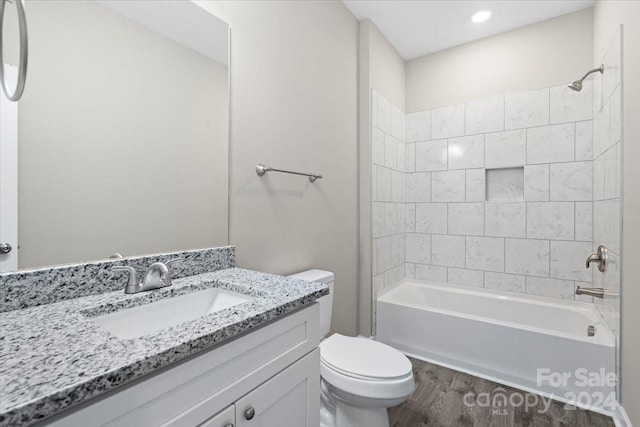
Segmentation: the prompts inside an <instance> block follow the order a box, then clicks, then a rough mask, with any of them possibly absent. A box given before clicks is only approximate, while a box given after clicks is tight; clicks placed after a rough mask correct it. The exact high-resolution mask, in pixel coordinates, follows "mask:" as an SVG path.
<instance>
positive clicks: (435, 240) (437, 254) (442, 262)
mask: <svg viewBox="0 0 640 427" xmlns="http://www.w3.org/2000/svg"><path fill="white" fill-rule="evenodd" d="M464 262H465V237H464V236H447V235H443V234H434V235H433V236H432V237H431V264H433V265H438V266H442V267H464Z"/></svg>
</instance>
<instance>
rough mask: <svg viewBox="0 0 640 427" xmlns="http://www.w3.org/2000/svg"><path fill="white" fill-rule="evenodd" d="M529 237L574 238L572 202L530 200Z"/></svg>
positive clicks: (528, 208) (528, 210) (528, 211)
mask: <svg viewBox="0 0 640 427" xmlns="http://www.w3.org/2000/svg"><path fill="white" fill-rule="evenodd" d="M527 238H530V239H555V240H573V238H574V204H573V203H572V202H528V203H527Z"/></svg>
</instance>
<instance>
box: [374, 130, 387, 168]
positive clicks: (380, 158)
mask: <svg viewBox="0 0 640 427" xmlns="http://www.w3.org/2000/svg"><path fill="white" fill-rule="evenodd" d="M371 160H372V162H373V164H375V165H382V166H383V165H384V133H383V132H382V131H381V130H380V129H378V128H376V127H374V128H372V129H371Z"/></svg>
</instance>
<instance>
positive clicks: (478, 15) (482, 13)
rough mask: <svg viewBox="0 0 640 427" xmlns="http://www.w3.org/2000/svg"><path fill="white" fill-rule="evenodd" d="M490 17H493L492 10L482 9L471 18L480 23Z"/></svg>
mask: <svg viewBox="0 0 640 427" xmlns="http://www.w3.org/2000/svg"><path fill="white" fill-rule="evenodd" d="M489 18H491V12H490V11H488V10H481V11H480V12H476V13H475V14H474V15H473V16H472V17H471V20H472V21H473V22H475V23H480V22H484V21H486V20H487V19H489Z"/></svg>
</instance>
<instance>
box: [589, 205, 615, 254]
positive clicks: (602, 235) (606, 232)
mask: <svg viewBox="0 0 640 427" xmlns="http://www.w3.org/2000/svg"><path fill="white" fill-rule="evenodd" d="M610 211H611V203H609V201H608V200H596V201H594V202H593V240H594V241H595V242H598V243H600V244H605V243H608V242H610V241H611V239H612V234H613V233H612V230H611V221H609V219H610V217H611V214H610Z"/></svg>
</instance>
